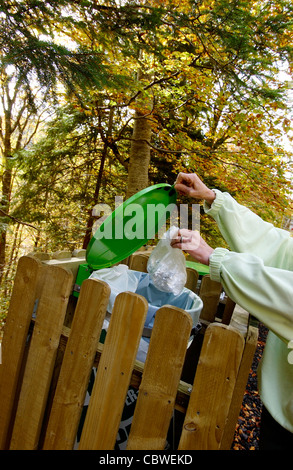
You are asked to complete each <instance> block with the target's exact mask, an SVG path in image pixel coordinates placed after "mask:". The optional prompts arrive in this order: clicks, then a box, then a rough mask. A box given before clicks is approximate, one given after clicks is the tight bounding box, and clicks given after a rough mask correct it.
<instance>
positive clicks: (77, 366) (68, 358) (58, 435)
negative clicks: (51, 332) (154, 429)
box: [43, 279, 110, 450]
mask: <svg viewBox="0 0 293 470" xmlns="http://www.w3.org/2000/svg"><path fill="white" fill-rule="evenodd" d="M109 297H110V287H109V286H108V284H106V283H105V282H102V281H98V280H95V279H87V280H85V281H84V282H83V284H82V286H81V291H80V295H79V299H78V303H77V306H76V310H75V314H74V317H73V322H72V326H71V332H70V335H69V338H68V342H67V345H66V349H65V353H64V358H63V362H62V366H61V370H60V375H59V378H58V383H57V387H56V391H55V395H54V400H53V405H52V409H51V413H50V419H49V423H48V426H47V430H46V436H45V442H44V446H43V448H44V449H46V450H52V449H55V450H57V449H59V450H70V449H72V448H73V445H74V442H75V437H76V433H77V428H78V424H79V420H80V416H81V412H82V407H83V403H84V399H85V395H86V391H87V386H88V382H89V377H90V373H91V369H92V366H93V362H94V358H95V352H96V349H97V345H98V342H99V338H100V334H101V329H102V326H103V320H104V318H105V314H106V309H107V305H108V302H109Z"/></svg>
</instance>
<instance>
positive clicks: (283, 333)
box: [209, 248, 293, 353]
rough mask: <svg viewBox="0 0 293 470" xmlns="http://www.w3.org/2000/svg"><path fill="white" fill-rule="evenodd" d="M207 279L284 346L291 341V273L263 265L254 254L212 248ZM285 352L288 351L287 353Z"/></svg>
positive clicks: (292, 336)
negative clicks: (252, 316)
mask: <svg viewBox="0 0 293 470" xmlns="http://www.w3.org/2000/svg"><path fill="white" fill-rule="evenodd" d="M209 266H210V276H211V278H212V279H213V280H215V281H219V282H221V283H222V285H223V288H224V290H225V292H226V293H227V295H228V296H229V297H230V298H231V299H232V300H234V301H235V302H236V303H237V304H238V305H240V306H241V307H242V308H244V309H245V310H247V311H248V312H249V313H251V314H252V315H254V316H255V317H256V318H257V319H258V320H259V321H261V322H263V323H264V324H265V325H266V326H267V327H268V328H269V329H271V330H272V331H273V332H274V333H275V334H276V335H277V336H279V337H280V338H281V339H282V340H284V341H285V342H286V343H288V342H289V341H291V340H292V339H293V303H292V299H293V272H292V271H285V270H283V269H278V268H274V267H268V266H265V265H264V263H263V261H262V260H261V259H260V258H259V257H258V256H256V255H252V254H248V253H235V252H231V251H228V250H226V249H224V248H216V249H215V250H214V251H213V253H212V255H211V256H210V260H209ZM288 353H289V350H288Z"/></svg>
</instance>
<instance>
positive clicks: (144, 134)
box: [126, 111, 152, 198]
mask: <svg viewBox="0 0 293 470" xmlns="http://www.w3.org/2000/svg"><path fill="white" fill-rule="evenodd" d="M151 136H152V127H151V121H150V117H149V114H144V113H142V112H140V111H136V113H135V121H134V126H133V134H132V139H133V140H132V145H131V150H130V159H129V167H128V182H127V193H126V197H127V198H129V197H130V196H132V195H133V194H135V193H137V192H138V191H141V190H142V189H144V188H146V187H147V186H148V170H149V164H150V159H151V149H150V145H149V144H150V141H151Z"/></svg>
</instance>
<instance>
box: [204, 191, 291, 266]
mask: <svg viewBox="0 0 293 470" xmlns="http://www.w3.org/2000/svg"><path fill="white" fill-rule="evenodd" d="M214 191H215V194H216V198H215V200H214V201H213V203H212V205H211V206H210V205H208V204H205V205H204V209H205V212H206V213H207V214H209V215H210V216H211V217H213V219H214V220H215V221H216V222H217V225H218V227H219V229H220V231H221V233H222V235H223V237H224V239H225V240H226V242H227V243H228V245H229V248H230V249H231V250H233V251H236V252H239V253H245V252H246V253H252V254H256V255H257V256H258V257H260V258H261V259H262V260H263V261H264V264H265V265H267V266H274V267H279V268H283V269H288V270H293V239H292V238H291V237H290V233H289V232H288V231H286V230H282V229H279V228H276V227H274V226H273V225H272V224H270V223H268V222H265V221H264V220H262V219H261V218H260V217H259V216H258V215H257V214H255V213H254V212H252V211H251V210H249V209H248V208H247V207H245V206H242V205H241V204H239V203H238V202H237V201H236V200H235V199H234V198H233V197H232V196H230V194H228V193H222V192H220V191H218V190H214Z"/></svg>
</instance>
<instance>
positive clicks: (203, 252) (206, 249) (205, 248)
mask: <svg viewBox="0 0 293 470" xmlns="http://www.w3.org/2000/svg"><path fill="white" fill-rule="evenodd" d="M171 246H172V247H173V248H181V250H183V251H185V252H186V253H189V254H190V256H192V257H193V258H195V259H196V260H197V261H199V262H200V263H202V264H206V265H208V264H209V259H210V256H211V254H212V253H213V251H214V249H213V248H211V247H210V246H209V245H208V244H207V243H206V242H205V241H204V239H203V238H202V237H201V236H200V234H199V232H197V231H195V230H188V229H179V231H178V235H177V237H176V238H173V239H172V240H171Z"/></svg>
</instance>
